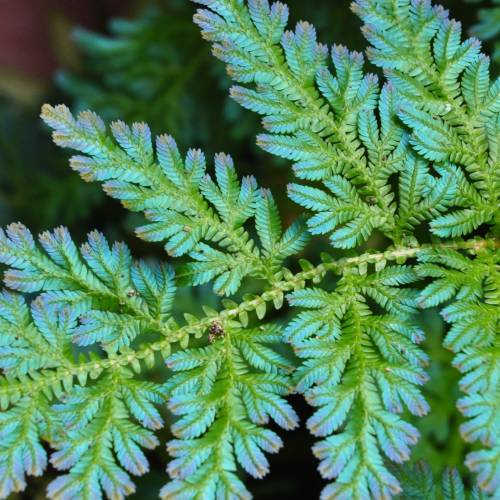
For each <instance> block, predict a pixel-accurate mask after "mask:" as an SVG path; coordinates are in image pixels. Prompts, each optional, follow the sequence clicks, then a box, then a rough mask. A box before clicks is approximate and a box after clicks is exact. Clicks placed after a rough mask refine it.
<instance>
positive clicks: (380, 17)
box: [353, 0, 500, 237]
mask: <svg viewBox="0 0 500 500" xmlns="http://www.w3.org/2000/svg"><path fill="white" fill-rule="evenodd" d="M353 10H354V11H355V12H356V13H357V14H358V15H359V16H360V17H361V19H362V21H363V22H364V27H363V33H364V35H365V36H366V38H367V40H368V41H369V42H370V44H371V45H372V47H371V48H369V49H368V51H367V52H368V57H369V59H370V60H371V62H373V63H374V64H375V65H377V66H379V67H381V68H382V69H383V70H384V74H385V76H386V77H387V79H388V81H389V82H390V83H391V85H393V86H394V88H395V89H396V91H397V93H398V96H399V104H398V111H397V115H398V117H399V118H400V120H401V121H402V122H403V123H404V124H405V125H406V126H407V127H408V128H409V129H410V130H411V136H410V143H411V145H412V146H413V148H414V149H415V151H417V152H418V154H419V155H421V156H422V157H423V158H426V159H428V160H431V161H433V162H435V164H436V168H437V169H438V170H440V169H443V170H445V171H448V172H450V174H451V175H453V174H452V173H451V172H453V170H454V165H458V166H459V167H461V168H462V169H463V173H462V174H459V175H458V176H457V174H455V178H456V180H455V182H456V183H457V186H458V192H457V194H456V196H454V199H453V200H452V202H453V205H454V206H456V210H454V211H453V212H451V213H450V214H447V215H443V216H441V217H438V218H437V219H435V220H434V221H433V222H432V223H431V228H432V231H433V232H434V233H435V234H437V235H439V236H441V237H450V236H452V237H456V236H462V235H465V234H468V233H470V232H472V231H473V230H475V229H477V228H478V227H479V226H480V225H481V224H484V223H488V222H492V221H496V218H497V216H498V215H497V213H498V212H497V209H498V204H499V200H498V196H499V195H498V193H499V192H500V176H499V173H498V165H499V162H500V156H499V149H498V141H499V136H500V128H499V112H500V79H497V80H496V81H494V82H493V83H492V82H491V80H490V70H489V66H490V61H489V58H488V57H487V56H486V55H484V54H482V53H481V50H480V49H481V47H480V43H479V41H478V40H477V39H474V38H469V39H467V40H465V41H462V29H461V25H460V23H459V22H457V21H455V20H453V19H450V18H449V17H448V12H447V11H446V10H444V9H443V8H442V7H441V6H439V5H438V6H433V5H432V3H431V2H430V1H429V0H418V1H411V2H409V1H408V2H407V1H403V2H393V1H391V0H357V1H356V2H354V4H353ZM410 54H411V57H410Z"/></svg>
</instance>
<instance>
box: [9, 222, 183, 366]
mask: <svg viewBox="0 0 500 500" xmlns="http://www.w3.org/2000/svg"><path fill="white" fill-rule="evenodd" d="M39 241H40V245H41V246H42V249H43V250H42V249H40V248H39V247H38V246H37V245H36V244H35V240H34V238H33V236H32V235H31V233H30V232H29V230H28V229H27V228H25V227H24V226H23V225H21V224H11V225H10V226H9V227H8V228H7V230H6V231H5V232H4V231H3V230H0V262H2V263H4V264H7V265H8V266H10V269H8V270H7V271H6V272H5V275H4V281H5V284H6V285H7V286H8V287H9V288H11V289H13V290H17V291H20V292H28V293H33V292H42V294H41V296H40V299H39V300H38V302H34V306H32V311H33V318H34V320H35V322H36V321H37V320H38V321H42V320H43V319H44V318H45V316H44V315H43V314H42V312H44V311H45V309H42V312H40V307H38V308H37V307H36V304H39V303H40V302H42V303H43V304H44V307H45V308H46V307H49V308H53V309H54V310H61V311H62V312H63V313H64V314H65V316H63V317H62V318H63V320H65V321H66V322H68V323H69V324H71V321H74V319H75V318H76V317H80V322H79V324H78V326H77V327H76V328H74V329H69V328H68V327H67V326H66V327H64V328H61V329H62V330H63V331H66V332H67V334H68V333H69V331H70V330H71V338H72V341H73V342H74V343H76V344H77V345H80V346H88V345H91V344H96V343H99V344H101V345H102V347H103V348H104V349H105V350H106V351H108V352H116V351H119V350H121V349H122V348H126V347H127V346H128V345H129V344H130V343H131V342H132V341H133V340H134V339H135V338H136V337H138V336H140V335H142V334H144V333H146V332H148V331H153V332H158V331H159V332H162V333H163V334H164V335H168V333H169V330H170V326H169V324H170V323H171V321H170V320H169V314H168V313H169V310H170V307H171V305H172V299H173V297H174V294H175V285H174V282H173V271H172V270H171V268H169V267H168V266H159V265H149V264H146V263H145V262H142V261H138V262H133V261H132V257H131V255H130V252H129V250H128V248H127V246H126V245H125V244H123V243H115V244H114V245H113V246H112V247H110V246H109V244H108V243H107V241H106V239H105V238H104V236H103V235H102V234H101V233H98V232H97V231H94V232H92V233H90V234H89V238H88V241H87V242H86V243H85V244H83V245H82V247H81V249H80V251H78V248H77V246H76V245H75V243H74V242H73V240H72V239H71V237H70V235H69V232H68V230H67V229H66V228H63V227H61V228H57V229H55V230H54V231H53V232H45V233H42V234H41V235H40V238H39ZM17 300H20V299H17ZM34 307H35V308H34ZM45 315H47V316H49V317H50V316H51V314H50V313H47V312H46V313H45ZM26 316H27V314H23V317H24V318H26ZM61 321H62V320H61ZM21 324H22V323H21ZM19 328H21V327H20V326H19ZM54 335H55V334H52V335H51V336H50V337H49V338H53V337H54ZM41 352H43V350H41ZM41 352H36V353H31V355H35V356H37V355H38V354H41ZM39 362H40V363H41V361H39ZM41 366H44V365H43V364H41V365H40V366H39V367H41ZM25 371H28V370H25Z"/></svg>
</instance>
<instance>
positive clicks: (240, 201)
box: [42, 105, 307, 295]
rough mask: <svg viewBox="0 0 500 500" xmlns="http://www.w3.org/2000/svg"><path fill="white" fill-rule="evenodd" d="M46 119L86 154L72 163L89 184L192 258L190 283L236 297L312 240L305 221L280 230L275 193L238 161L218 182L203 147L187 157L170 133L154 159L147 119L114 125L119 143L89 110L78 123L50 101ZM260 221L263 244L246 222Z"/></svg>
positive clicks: (223, 169) (57, 136)
mask: <svg viewBox="0 0 500 500" xmlns="http://www.w3.org/2000/svg"><path fill="white" fill-rule="evenodd" d="M42 117H43V119H44V120H45V122H46V123H47V124H48V125H50V126H51V127H52V128H53V129H54V140H55V141H56V143H57V144H59V145H60V146H63V147H68V148H71V149H76V150H77V151H80V152H82V153H85V154H86V155H88V156H75V157H73V158H72V159H71V165H72V167H73V168H74V169H75V170H77V171H78V172H79V173H80V175H81V176H82V177H83V178H84V179H85V180H88V181H91V180H95V181H101V182H104V185H103V188H104V190H105V191H106V192H107V193H108V194H109V195H110V196H112V197H114V198H117V199H119V200H121V201H122V203H123V205H124V206H125V207H126V208H128V209H130V210H133V211H143V212H144V214H145V215H146V218H147V219H148V221H149V223H148V224H146V225H144V226H141V227H139V228H138V229H137V234H138V235H139V236H140V237H141V238H143V239H145V240H148V241H165V242H166V244H165V248H166V250H167V252H168V253H169V254H170V255H172V256H175V257H178V256H182V255H184V254H189V255H190V257H191V258H192V259H193V260H192V262H191V263H190V264H188V265H187V266H186V269H185V270H184V272H183V273H182V275H183V276H184V277H188V278H189V283H190V284H195V285H199V284H203V283H206V282H208V281H210V280H214V290H215V291H216V292H217V293H219V294H225V295H230V294H233V293H235V292H236V291H237V289H238V288H239V286H240V283H241V281H242V279H243V278H244V277H245V276H248V275H251V276H255V277H258V278H262V279H266V280H268V281H269V282H271V283H272V282H275V281H277V280H278V279H280V277H281V267H282V264H283V261H284V259H285V258H286V257H288V256H290V255H292V254H296V253H297V252H299V251H300V250H301V249H302V248H303V246H304V245H305V243H306V242H307V233H306V232H305V228H304V227H303V224H301V222H300V221H298V222H296V223H295V224H293V225H292V226H290V228H288V230H287V231H286V232H285V233H284V234H282V230H281V224H280V220H279V215H278V213H277V208H276V205H275V203H274V201H273V198H272V196H271V194H270V193H269V192H268V191H266V190H262V189H259V188H258V187H257V184H256V181H255V179H254V178H253V177H246V178H243V179H242V181H241V183H240V182H239V181H238V178H237V176H236V173H235V170H234V165H233V161H232V159H231V158H230V157H229V156H227V155H225V154H219V155H217V156H216V158H215V181H214V180H213V179H212V178H211V176H210V175H209V174H208V173H207V172H206V165H205V157H204V155H203V153H202V152H201V151H199V150H194V149H191V150H189V151H188V153H187V155H186V158H185V160H184V159H182V157H181V155H180V153H179V151H178V149H177V145H176V143H175V141H174V140H173V138H172V137H170V136H167V135H162V136H160V137H158V138H157V139H156V160H157V163H156V161H155V153H154V150H153V145H152V141H151V135H150V131H149V128H148V126H147V125H145V124H144V123H136V124H134V125H133V126H132V128H129V127H128V126H127V125H125V124H124V123H123V122H115V123H113V124H112V125H111V131H112V134H113V137H114V139H115V141H116V142H117V143H118V144H116V143H115V142H113V141H112V140H111V138H110V137H108V135H107V133H106V127H105V125H104V123H103V122H102V120H101V119H100V118H99V117H98V116H97V115H95V114H94V113H91V112H83V113H81V114H80V116H79V118H78V120H75V119H74V118H73V116H72V115H71V113H70V112H69V110H68V109H67V108H66V107H65V106H56V107H54V108H53V107H51V106H48V105H47V106H45V107H44V110H43V112H42ZM251 217H254V218H255V225H256V227H257V232H258V235H259V239H260V242H261V246H262V247H261V249H259V247H258V246H257V245H256V243H255V242H254V240H253V239H252V238H251V237H250V235H249V233H248V231H247V229H246V228H245V227H244V224H245V222H246V221H247V220H248V219H249V218H251Z"/></svg>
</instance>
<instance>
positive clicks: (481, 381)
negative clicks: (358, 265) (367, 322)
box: [417, 249, 500, 493]
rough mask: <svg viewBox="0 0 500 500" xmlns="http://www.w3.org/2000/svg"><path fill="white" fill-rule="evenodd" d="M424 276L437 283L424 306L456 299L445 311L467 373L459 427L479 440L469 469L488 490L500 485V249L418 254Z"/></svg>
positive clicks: (449, 340) (425, 294) (449, 342)
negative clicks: (479, 444)
mask: <svg viewBox="0 0 500 500" xmlns="http://www.w3.org/2000/svg"><path fill="white" fill-rule="evenodd" d="M419 259H420V260H421V262H422V264H420V266H419V267H418V268H417V271H418V273H419V274H420V275H422V276H425V277H431V278H432V279H433V281H432V282H431V283H430V284H429V285H428V286H427V287H426V288H425V289H424V290H423V291H422V293H421V296H420V303H421V305H422V306H423V307H430V306H436V305H440V304H443V303H446V302H448V301H449V300H450V299H453V302H451V303H450V304H449V305H447V306H446V307H444V308H443V310H442V315H443V318H444V319H445V321H446V322H448V323H450V324H451V329H450V331H449V332H448V334H447V336H446V339H445V342H444V344H445V346H446V347H447V348H448V349H451V350H452V351H453V352H454V353H456V356H455V360H454V365H455V366H456V367H457V368H458V369H459V370H460V371H461V372H462V373H463V374H464V376H463V378H462V380H461V383H460V388H461V389H462V391H463V392H464V393H465V396H464V397H462V398H461V399H460V400H459V401H458V408H459V410H460V411H461V412H462V413H463V414H464V416H465V417H466V418H467V421H466V423H464V424H463V425H462V426H461V427H460V431H461V433H462V436H463V437H464V439H465V440H467V441H470V442H474V441H480V442H481V443H482V445H483V449H481V450H478V451H472V452H471V453H469V455H468V456H467V459H466V464H467V465H468V467H469V468H470V469H471V470H472V471H474V472H477V474H478V482H479V485H480V486H481V488H482V489H483V490H485V491H486V492H489V493H495V492H496V491H498V488H499V487H500V444H499V435H500V432H499V430H500V344H499V336H498V332H499V326H500V308H499V304H500V280H499V276H500V274H499V264H500V252H499V251H498V250H497V249H486V250H483V251H481V252H480V253H478V255H477V256H475V257H473V258H470V257H468V256H466V255H463V254H461V253H459V252H457V251H454V250H447V251H441V252H436V251H430V250H428V251H425V252H422V253H421V254H420V255H419Z"/></svg>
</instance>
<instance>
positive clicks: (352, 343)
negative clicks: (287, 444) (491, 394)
mask: <svg viewBox="0 0 500 500" xmlns="http://www.w3.org/2000/svg"><path fill="white" fill-rule="evenodd" d="M416 280H417V276H416V275H415V273H414V272H413V270H412V269H411V268H410V267H409V266H390V267H386V268H385V269H383V270H380V271H378V272H376V273H374V274H371V275H369V276H366V275H365V274H364V273H359V272H352V271H351V272H350V273H346V274H345V275H344V276H342V277H341V278H340V279H339V281H338V283H337V286H336V288H335V291H334V292H332V293H328V292H326V291H324V290H321V289H319V288H306V289H304V290H300V291H298V292H295V293H292V294H291V295H290V299H289V300H290V303H291V304H292V305H293V306H297V307H304V308H306V309H307V310H306V311H305V312H302V313H300V314H299V315H298V316H297V317H296V318H295V319H294V320H293V321H292V322H291V324H290V325H289V326H288V328H287V330H286V332H285V339H286V340H287V341H288V342H290V343H291V344H292V346H293V348H294V350H295V353H296V354H297V356H299V358H301V359H302V360H303V361H302V365H301V366H300V367H299V369H298V370H297V372H296V374H295V380H296V383H297V388H298V390H299V391H300V392H302V393H304V394H305V397H306V399H307V401H308V402H309V403H310V404H311V405H312V406H314V407H318V408H319V409H318V410H316V412H315V413H314V414H313V416H312V417H310V418H309V420H308V422H307V427H308V428H309V430H310V431H311V432H312V434H314V435H315V436H319V437H323V438H326V439H324V440H322V441H320V442H318V443H317V444H316V445H315V446H314V449H313V451H314V454H315V455H316V456H317V457H318V458H319V459H320V460H321V463H320V465H319V470H320V472H321V474H322V475H323V476H324V477H326V478H328V479H335V480H336V481H335V482H334V483H332V484H331V485H329V486H327V487H326V488H325V490H324V491H323V497H324V498H371V497H373V498H385V497H389V496H390V495H392V494H395V493H398V492H400V491H401V487H400V484H399V483H398V481H397V479H396V478H395V477H394V476H393V475H392V474H391V473H390V471H389V470H388V469H387V467H386V466H385V465H384V457H383V455H385V456H386V457H387V458H389V459H390V460H392V461H394V462H397V463H401V462H403V461H406V460H408V458H409V454H410V446H411V445H412V444H415V442H416V441H417V439H418V431H417V430H416V429H415V428H414V427H413V426H412V425H410V424H408V423H407V422H405V421H404V420H403V419H402V418H401V417H399V416H398V414H399V413H401V412H403V409H404V408H405V407H406V408H407V409H408V410H409V411H410V412H411V413H413V414H415V415H418V416H422V415H425V414H426V413H427V411H428V410H429V407H428V405H427V403H426V402H425V400H424V398H423V397H422V395H421V393H420V390H419V386H421V385H422V384H423V383H424V382H425V381H426V379H427V375H426V374H425V372H424V370H423V366H425V365H426V363H427V359H426V355H425V354H424V353H423V352H422V350H421V349H420V348H419V347H418V346H417V344H418V343H419V342H421V341H422V340H423V332H421V330H420V329H419V328H418V327H417V326H416V324H415V323H414V321H413V318H412V315H413V313H414V311H415V298H416V291H415V290H412V289H410V288H398V287H399V286H401V285H406V284H409V283H413V282H415V281H416ZM369 300H371V301H373V302H374V303H376V304H377V305H378V306H379V307H381V308H382V309H383V310H384V314H375V312H376V306H373V305H370V303H369Z"/></svg>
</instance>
